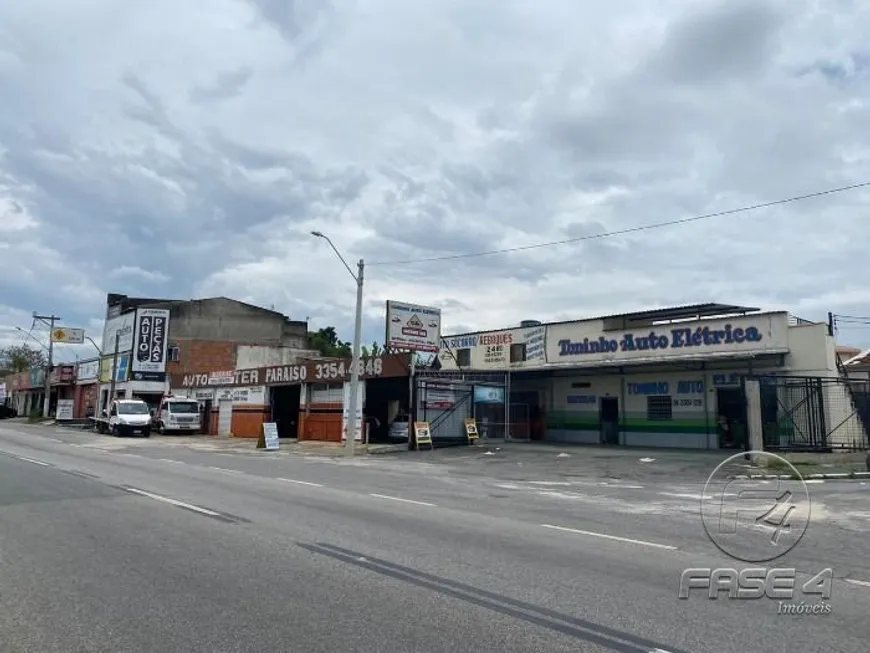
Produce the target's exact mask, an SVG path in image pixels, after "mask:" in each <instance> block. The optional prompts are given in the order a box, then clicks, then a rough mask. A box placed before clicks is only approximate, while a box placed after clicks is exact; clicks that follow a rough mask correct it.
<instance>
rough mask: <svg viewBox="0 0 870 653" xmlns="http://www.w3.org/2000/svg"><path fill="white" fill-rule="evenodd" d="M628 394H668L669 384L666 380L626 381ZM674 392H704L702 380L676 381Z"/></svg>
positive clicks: (669, 392) (687, 393)
mask: <svg viewBox="0 0 870 653" xmlns="http://www.w3.org/2000/svg"><path fill="white" fill-rule="evenodd" d="M626 386H627V387H628V394H630V395H669V394H671V384H670V383H668V382H667V381H648V382H645V383H626ZM675 390H676V394H678V395H692V394H701V393H703V392H704V382H703V381H677V383H676V387H675Z"/></svg>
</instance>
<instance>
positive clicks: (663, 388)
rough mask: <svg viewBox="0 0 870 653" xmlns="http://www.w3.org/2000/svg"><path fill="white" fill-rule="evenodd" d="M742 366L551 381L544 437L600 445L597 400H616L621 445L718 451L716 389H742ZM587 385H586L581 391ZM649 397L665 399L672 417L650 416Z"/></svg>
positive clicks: (572, 377)
mask: <svg viewBox="0 0 870 653" xmlns="http://www.w3.org/2000/svg"><path fill="white" fill-rule="evenodd" d="M747 372H748V370H747V368H746V367H732V368H723V369H716V370H709V371H700V370H687V371H673V370H669V371H661V372H647V373H642V374H638V373H636V374H625V375H619V374H612V375H598V376H579V375H578V376H565V377H554V378H552V379H550V380H549V386H550V389H549V392H548V393H547V396H548V399H549V401H548V402H547V403H545V404H544V405H545V406H546V417H547V433H546V439H547V440H548V441H551V442H570V443H592V444H595V443H599V442H600V441H601V420H600V417H599V411H600V405H601V398H602V397H616V398H617V399H618V401H619V444H621V445H626V446H635V447H677V448H688V449H716V448H718V447H719V436H718V432H717V429H716V421H717V416H718V405H717V397H718V393H717V390H718V389H719V388H734V389H739V388H740V387H741V377H742V376H743V375H745V374H747ZM584 386H586V387H584ZM649 396H667V397H670V401H671V418H670V419H656V418H655V416H654V415H653V416H651V415H650V414H649V413H648V410H647V408H648V400H647V397H649Z"/></svg>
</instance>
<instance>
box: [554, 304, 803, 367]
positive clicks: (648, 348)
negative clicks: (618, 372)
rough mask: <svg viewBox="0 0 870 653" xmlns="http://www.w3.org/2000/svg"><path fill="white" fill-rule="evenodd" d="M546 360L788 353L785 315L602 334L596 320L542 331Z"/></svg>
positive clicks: (564, 360) (679, 324)
mask: <svg viewBox="0 0 870 653" xmlns="http://www.w3.org/2000/svg"><path fill="white" fill-rule="evenodd" d="M548 329H549V331H548V333H547V345H546V349H547V361H548V362H550V363H569V362H575V361H576V362H581V361H590V362H594V361H610V360H614V361H615V360H631V359H648V358H672V357H677V356H682V357H686V356H695V357H697V356H704V355H708V354H723V353H742V352H747V353H748V352H752V353H756V352H758V353H764V352H784V351H788V322H787V316H786V314H785V313H769V314H766V315H753V316H751V317H735V318H728V319H719V320H697V321H695V322H689V323H674V324H666V325H655V326H652V327H646V328H644V329H641V330H634V331H602V330H601V328H600V322H599V321H592V323H589V322H576V323H572V324H557V325H551V326H549V327H548Z"/></svg>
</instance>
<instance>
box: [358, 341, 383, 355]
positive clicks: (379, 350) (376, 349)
mask: <svg viewBox="0 0 870 653" xmlns="http://www.w3.org/2000/svg"><path fill="white" fill-rule="evenodd" d="M383 353H384V348H383V347H381V346H380V345H379V344H378V343H376V342H373V343H372V344H371V346H368V347H367V346H366V345H363V346H362V347H360V355H361V356H363V357H367V356H380V355H381V354H383Z"/></svg>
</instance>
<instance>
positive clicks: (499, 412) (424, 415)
mask: <svg viewBox="0 0 870 653" xmlns="http://www.w3.org/2000/svg"><path fill="white" fill-rule="evenodd" d="M506 381H507V375H506V374H504V373H487V372H454V371H445V370H419V371H418V372H417V373H416V374H415V378H414V398H415V399H414V406H415V409H416V410H415V416H414V418H415V420H416V421H419V422H429V432H430V433H431V435H432V442H433V444H434V445H435V446H450V445H458V444H466V443H467V442H468V440H467V437H466V434H465V420H466V419H468V418H470V417H474V418H475V420H476V421H477V428H478V431H479V433H480V436H481V439H482V440H486V439H500V438H504V437H505V434H506V432H507V430H508V429H507V428H506V422H507V418H506V414H507V405H506V400H507V390H506V388H507V383H506Z"/></svg>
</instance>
